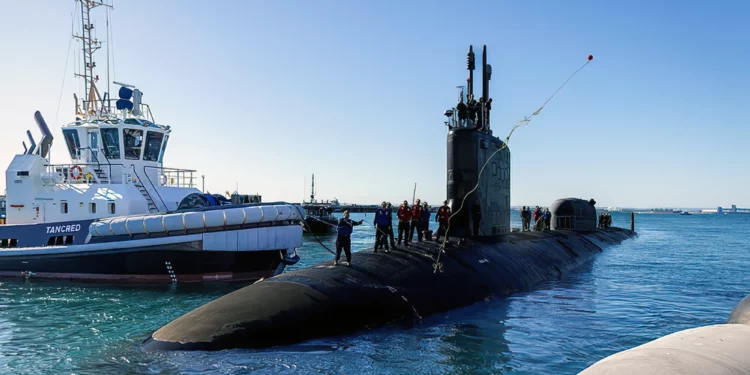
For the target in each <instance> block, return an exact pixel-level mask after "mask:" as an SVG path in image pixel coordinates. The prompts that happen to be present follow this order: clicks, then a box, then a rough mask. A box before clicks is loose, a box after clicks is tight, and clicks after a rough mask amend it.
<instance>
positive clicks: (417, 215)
mask: <svg viewBox="0 0 750 375" xmlns="http://www.w3.org/2000/svg"><path fill="white" fill-rule="evenodd" d="M421 203H422V201H421V200H419V199H417V202H416V203H415V204H414V205H413V206H411V227H410V228H409V242H411V239H412V238H414V228H416V229H417V242H422V205H421Z"/></svg>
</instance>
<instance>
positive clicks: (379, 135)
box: [0, 0, 750, 207]
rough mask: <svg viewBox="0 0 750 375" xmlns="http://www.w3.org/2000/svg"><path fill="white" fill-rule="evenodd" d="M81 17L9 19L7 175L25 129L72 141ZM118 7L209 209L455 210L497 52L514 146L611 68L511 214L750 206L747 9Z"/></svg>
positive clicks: (565, 113)
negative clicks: (452, 188)
mask: <svg viewBox="0 0 750 375" xmlns="http://www.w3.org/2000/svg"><path fill="white" fill-rule="evenodd" d="M713 4H720V5H721V6H718V5H713ZM73 6H74V2H73V1H72V0H64V1H63V0H59V1H52V0H47V1H41V2H35V1H10V0H2V9H3V12H2V15H0V37H1V38H2V39H1V40H2V49H1V51H2V52H1V53H0V57H1V58H0V82H1V84H0V113H2V114H3V121H2V137H0V149H1V150H2V152H1V153H0V164H1V165H7V164H8V163H9V162H10V160H11V159H12V157H13V154H15V153H17V152H19V151H21V150H22V148H21V141H23V140H25V135H24V131H25V130H26V129H32V130H33V131H35V132H36V129H35V126H34V123H33V113H34V111H35V110H37V109H38V110H41V111H42V113H43V114H44V115H45V117H46V118H47V120H48V122H49V123H51V125H53V131H54V132H55V135H56V136H58V137H59V136H60V132H59V125H60V124H62V123H65V122H68V121H70V120H71V119H72V116H73V100H72V93H73V92H76V91H79V92H80V90H78V87H79V85H78V84H77V82H76V81H75V80H74V79H73V78H72V74H73V63H74V60H73V54H74V53H76V54H77V53H78V51H77V49H76V47H77V45H76V44H75V43H74V44H73V49H72V50H71V54H70V61H69V63H68V64H69V65H68V69H67V72H64V71H63V68H64V66H65V61H66V52H67V50H68V44H69V39H70V30H71V12H72V10H73ZM114 6H115V10H114V12H113V13H112V17H113V31H114V41H113V46H114V48H115V53H114V68H115V69H114V70H115V73H116V74H113V79H117V80H119V81H122V82H127V83H131V84H136V85H138V86H139V88H141V89H142V90H143V91H144V93H145V94H144V101H145V102H147V103H149V104H150V105H151V106H152V109H153V111H154V115H155V117H156V120H157V122H159V123H163V124H168V125H172V127H173V129H174V131H173V137H172V139H171V140H170V147H169V149H168V154H167V158H166V164H167V165H168V166H172V167H184V168H192V169H197V170H199V173H202V174H205V175H206V179H207V181H206V185H207V188H208V190H209V191H211V192H224V191H226V190H234V187H235V183H236V182H237V183H239V187H240V190H241V191H244V192H248V193H255V192H259V193H261V194H262V195H263V196H264V200H267V201H270V200H276V199H279V200H292V201H299V200H300V199H302V197H303V189H305V190H304V191H307V193H308V194H309V186H305V180H306V183H307V185H309V183H310V177H309V176H310V174H312V173H315V176H316V183H317V188H318V192H319V198H323V199H330V198H333V197H338V198H339V199H340V200H342V201H347V202H356V203H377V202H380V201H382V200H390V201H392V202H398V201H401V200H403V199H406V198H409V199H411V195H412V188H413V184H414V182H417V183H418V191H417V195H418V196H419V197H421V198H422V199H423V200H427V201H429V202H430V203H432V204H437V203H439V202H440V201H442V200H443V198H444V196H445V148H444V145H445V135H446V129H445V127H444V126H443V125H442V122H443V120H444V118H443V116H442V112H443V110H444V109H447V108H449V107H451V106H453V105H455V102H456V89H455V86H457V85H461V84H465V77H466V69H465V58H466V50H467V48H468V45H469V44H474V46H475V47H477V48H481V45H482V44H486V45H487V46H488V49H489V62H490V63H491V64H492V65H493V76H492V78H493V80H492V84H491V86H492V87H491V96H492V97H493V98H494V102H493V128H494V131H495V133H496V134H497V135H500V136H501V137H503V138H504V137H505V135H506V134H507V132H508V131H509V130H510V128H511V126H512V125H513V124H514V123H515V122H516V121H518V120H519V119H521V118H523V116H525V115H529V114H530V113H532V112H533V111H534V110H536V109H537V108H538V107H539V105H540V104H541V103H542V102H543V101H544V100H545V99H546V98H547V97H548V96H549V95H551V93H552V92H554V90H555V89H556V88H557V87H558V86H559V85H560V84H561V83H562V81H564V80H565V79H566V78H567V77H568V76H569V75H570V74H571V73H572V72H573V71H575V69H577V68H578V67H579V66H580V65H581V64H583V63H584V62H585V58H586V57H587V56H588V55H589V54H593V55H594V56H595V59H594V61H593V62H592V63H591V64H590V65H589V66H588V67H587V68H586V69H584V70H583V71H582V72H581V73H580V74H579V75H578V76H577V77H576V78H575V79H574V80H573V81H571V82H570V84H569V85H568V86H567V87H565V89H564V90H563V91H562V92H561V93H560V94H559V95H558V96H557V97H556V98H555V99H554V100H553V101H552V102H551V103H550V104H549V105H548V106H547V107H546V109H545V110H544V112H542V114H541V115H540V116H537V117H536V118H535V120H534V121H532V123H531V126H529V127H525V128H521V129H519V130H518V131H517V132H516V133H515V135H514V137H513V139H512V140H511V142H510V147H511V152H512V198H511V201H512V204H514V205H525V204H532V205H537V204H539V205H548V204H549V203H551V202H552V201H553V200H554V199H556V198H559V197H563V196H579V197H582V198H591V197H593V198H595V199H596V200H597V201H599V202H600V203H601V204H602V205H605V206H626V207H633V206H635V207H652V206H658V207H665V206H667V207H715V206H717V205H722V206H727V205H729V204H732V203H735V204H738V205H740V206H744V207H748V206H750V189H749V188H748V187H750V173H748V172H750V168H748V162H749V161H750V127H748V118H749V117H750V116H749V115H750V105H748V99H749V97H750V94H748V88H750V74H748V66H750V65H748V64H749V63H750V47H748V46H749V45H750V44H749V42H748V37H749V36H750V22H748V19H750V3H747V2H734V3H733V2H720V3H709V2H661V1H606V2H602V1H516V2H505V1H487V2H473V1H472V2H462V3H460V2H421V1H390V0H385V1H315V2H313V1H262V2H261V1H217V2H206V1H187V0H184V1H183V0H181V1H177V0H173V1H164V0H159V1H146V0H128V1H122V0H115V2H114ZM96 14H98V16H97V17H96V18H95V19H96V20H97V23H96V28H97V30H98V31H99V32H100V33H101V38H102V39H105V38H104V37H103V35H104V28H105V24H104V22H103V17H101V15H102V14H103V12H101V11H99V12H98V13H96ZM76 56H77V55H76ZM105 57H106V55H105V53H104V50H102V51H100V52H99V53H98V54H97V62H98V66H99V67H100V69H99V70H98V73H99V74H100V75H102V76H105V75H106V71H105V67H106V59H105ZM477 57H478V58H479V55H477ZM63 77H65V87H64V90H63V95H62V102H61V107H60V112H59V117H58V120H57V122H55V121H54V120H55V117H56V112H57V107H58V100H59V95H60V88H61V84H62V83H63ZM102 84H103V81H102ZM477 86H478V87H480V86H481V85H480V84H479V83H478V84H477ZM79 95H80V94H79ZM63 149H64V145H63V143H62V142H61V141H60V139H59V138H58V139H57V141H56V143H55V147H54V148H53V157H54V160H53V161H54V162H59V163H62V162H67V160H66V159H65V158H64V156H63V155H64V151H63ZM55 150H56V151H55ZM305 176H307V177H306V179H305ZM4 177H5V176H4V175H3V176H1V177H0V185H2V186H4V184H5V182H4Z"/></svg>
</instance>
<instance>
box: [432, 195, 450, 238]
mask: <svg viewBox="0 0 750 375" xmlns="http://www.w3.org/2000/svg"><path fill="white" fill-rule="evenodd" d="M450 217H451V208H450V207H448V201H443V205H442V206H441V207H440V208H438V211H437V215H435V221H437V222H438V224H439V225H440V226H439V227H438V231H437V236H436V237H435V242H438V240H439V239H440V236H441V235H445V241H446V242H447V241H448V220H450Z"/></svg>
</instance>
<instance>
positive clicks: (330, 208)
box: [302, 175, 341, 234]
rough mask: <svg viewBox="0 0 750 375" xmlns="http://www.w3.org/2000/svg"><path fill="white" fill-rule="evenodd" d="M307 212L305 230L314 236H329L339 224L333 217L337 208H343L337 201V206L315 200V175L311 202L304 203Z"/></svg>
mask: <svg viewBox="0 0 750 375" xmlns="http://www.w3.org/2000/svg"><path fill="white" fill-rule="evenodd" d="M302 207H304V209H305V211H306V212H307V216H306V217H305V230H306V231H307V232H309V233H312V234H329V233H333V231H334V229H336V225H337V224H338V221H339V220H338V219H337V218H336V217H335V216H333V212H334V211H335V210H336V208H339V209H340V208H341V206H340V205H339V204H338V200H336V204H335V205H334V204H331V203H328V202H318V201H317V200H315V175H313V176H312V190H311V192H310V201H309V202H304V201H303V202H302Z"/></svg>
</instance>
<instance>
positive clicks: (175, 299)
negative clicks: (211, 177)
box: [0, 212, 750, 374]
mask: <svg viewBox="0 0 750 375" xmlns="http://www.w3.org/2000/svg"><path fill="white" fill-rule="evenodd" d="M353 216H354V218H355V219H357V218H360V217H362V215H353ZM517 216H518V215H517V213H516V212H514V213H513V220H514V221H513V226H514V227H518V226H520V223H519V221H518V219H517ZM367 219H372V215H371V214H370V215H367ZM636 220H637V225H636V229H637V230H638V232H639V233H640V236H639V237H638V238H637V239H635V240H632V241H628V242H626V243H624V244H623V245H620V246H616V247H612V248H609V249H607V250H606V251H605V252H604V253H602V254H600V255H599V256H598V257H597V258H596V259H595V260H594V261H593V262H591V263H590V264H588V265H586V266H584V267H583V268H582V269H580V270H579V272H577V273H575V274H571V275H568V276H567V277H565V278H563V279H562V280H555V281H551V282H548V283H545V284H543V285H540V286H539V287H538V288H537V289H535V290H534V291H532V292H528V293H519V294H516V295H513V296H512V297H510V298H506V299H494V300H491V301H488V302H482V303H479V304H476V305H474V306H470V307H467V308H463V309H459V310H455V311H451V312H448V313H445V314H440V315H437V316H432V317H428V318H426V319H425V320H424V321H422V322H421V323H420V324H418V325H416V326H415V327H412V328H410V329H405V328H401V327H384V328H380V329H375V330H371V331H366V332H361V333H358V334H355V335H350V336H343V337H335V338H328V339H322V340H314V341H310V342H307V343H304V344H299V345H292V346H287V347H282V348H275V349H271V350H261V351H249V350H228V351H222V352H175V353H142V352H140V351H139V350H138V346H139V344H140V342H141V341H142V340H143V339H144V338H145V337H147V336H148V335H149V333H150V332H151V331H153V330H155V329H158V328H159V327H160V326H162V325H164V324H166V323H168V322H169V321H171V320H172V319H174V318H176V317H178V316H180V315H182V314H184V313H186V312H188V311H190V310H191V309H193V308H195V307H198V306H200V305H202V304H203V303H205V302H208V301H210V300H212V299H214V298H216V297H219V296H221V295H223V294H225V293H227V292H229V291H231V290H234V289H236V288H238V287H240V286H241V285H238V284H216V285H203V286H178V287H171V286H157V287H150V288H144V287H139V288H132V287H122V286H103V285H95V284H80V283H70V282H52V281H41V280H33V279H32V280H31V281H26V282H24V281H21V280H2V281H0V373H2V374H245V373H253V374H270V373H297V374H308V373H323V374H326V373H347V374H366V373H371V374H416V373H446V374H454V373H467V374H468V373H471V374H482V373H494V374H497V373H507V374H575V373H577V372H578V371H581V370H582V369H584V368H585V367H587V366H588V365H590V364H592V363H594V362H596V361H597V360H599V359H601V358H603V357H605V356H607V355H609V354H612V353H614V352H617V351H620V350H623V349H627V348H630V347H632V346H635V345H638V344H642V343H644V342H646V341H649V340H652V339H654V338H657V337H659V336H662V335H665V334H668V333H671V332H675V331H678V330H681V329H685V328H690V327H695V326H700V325H706V324H714V323H721V322H724V321H726V319H727V317H728V315H729V313H730V311H731V310H732V308H733V307H734V305H735V304H736V303H737V302H739V300H740V299H742V297H744V296H745V295H746V294H748V293H750V274H748V272H747V271H746V270H747V268H748V266H750V215H737V216H729V215H727V216H714V215H693V216H679V215H638V216H636ZM614 224H615V225H618V226H628V225H629V217H627V216H626V215H619V214H616V215H615V216H614ZM373 238H374V231H373V230H372V228H371V227H366V226H362V227H358V228H356V230H355V237H354V239H353V246H354V248H357V249H365V248H367V249H369V248H370V246H371V243H372V241H373ZM321 239H322V240H323V241H324V242H326V243H331V242H332V237H323V238H321ZM300 255H301V256H302V261H301V262H300V264H299V265H298V267H304V266H306V265H310V264H314V263H317V262H319V261H321V260H327V259H330V258H331V256H330V254H328V253H327V252H326V251H325V250H324V249H322V248H321V247H320V246H319V245H318V244H317V243H315V242H314V241H313V240H312V239H306V243H305V246H304V248H303V249H301V250H300ZM354 256H355V260H356V254H355V255H354ZM300 319H304V317H300Z"/></svg>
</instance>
